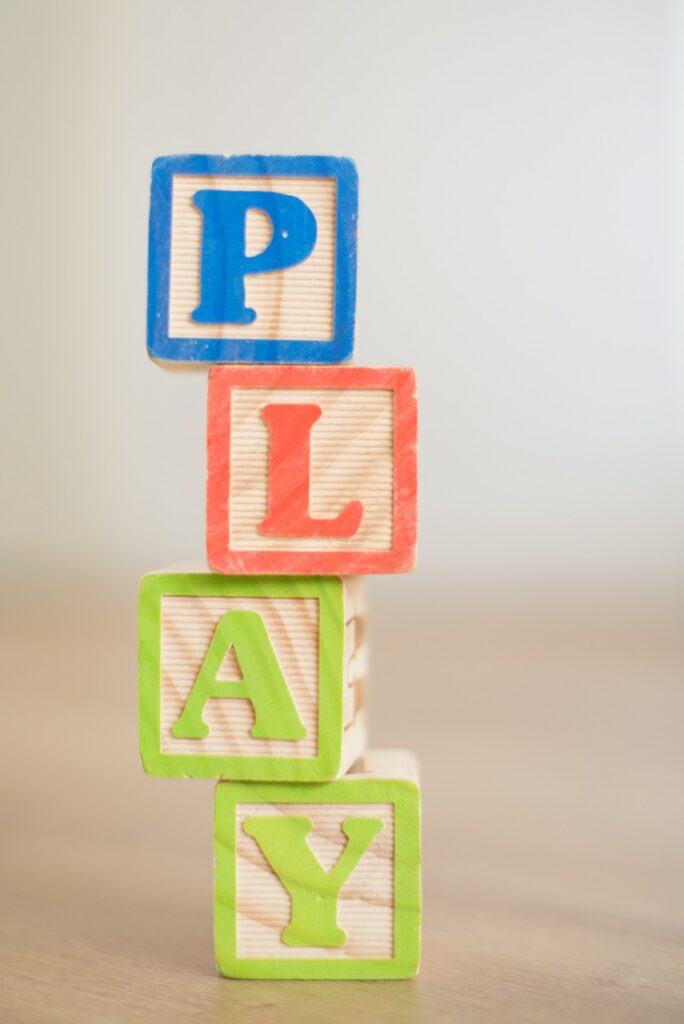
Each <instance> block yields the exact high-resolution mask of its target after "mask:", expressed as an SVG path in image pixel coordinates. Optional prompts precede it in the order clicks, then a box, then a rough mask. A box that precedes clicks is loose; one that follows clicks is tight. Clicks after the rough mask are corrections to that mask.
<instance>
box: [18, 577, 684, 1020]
mask: <svg viewBox="0 0 684 1024" xmlns="http://www.w3.org/2000/svg"><path fill="white" fill-rule="evenodd" d="M106 592H107V591H106V587H103V588H94V587H91V588H90V589H89V588H85V587H84V588H83V590H82V592H81V593H80V594H79V595H75V596H74V597H73V598H70V599H69V600H68V601H67V600H65V599H64V598H63V597H60V595H59V591H58V590H55V592H54V593H53V594H52V595H51V596H49V597H48V596H45V593H46V592H44V596H43V597H42V598H41V597H39V596H38V595H39V593H40V590H39V588H37V589H36V591H35V592H34V593H33V594H29V595H27V596H26V597H25V598H24V599H22V601H19V602H17V601H14V602H13V603H12V604H11V607H9V609H8V610H7V612H6V614H4V615H3V643H2V651H3V672H2V702H1V705H0V706H1V708H2V727H1V728H2V741H1V756H2V768H3V770H2V773H1V774H0V799H1V801H2V808H3V817H2V820H3V829H2V837H1V840H0V846H1V852H0V868H1V871H0V878H1V883H0V884H1V886H2V897H1V904H0V907H1V910H0V918H1V924H0V1020H2V1021H3V1022H7V1024H43V1022H53V1021H54V1022H69V1024H81V1022H83V1024H86V1022H87V1024H93V1022H100V1021H102V1022H107V1024H108V1022H112V1024H113V1022H119V1021H145V1022H147V1024H153V1022H157V1021H159V1022H161V1021H163V1022H165V1024H172V1022H176V1021H198V1022H199V1021H202V1022H206V1024H214V1022H219V1021H221V1022H223V1021H259V1022H265V1024H268V1022H270V1021H274V1022H278V1024H285V1022H288V1021H293V1022H294V1021H298V1022H300V1024H307V1022H310V1021H311V1022H313V1021H321V1020H326V1021H328V1022H330V1024H333V1022H336V1021H349V1020H353V1019H354V1018H355V1017H359V1018H360V1017H363V1018H364V1019H366V1020H368V1021H378V1022H383V1021H387V1022H404V1021H406V1022H413V1021H455V1022H462V1024H466V1022H470V1021H473V1022H480V1021H481V1022H485V1021H491V1022H495V1024H506V1022H509V1021H510V1022H528V1021H529V1022H537V1021H539V1022H540V1024H541V1022H543V1024H564V1022H577V1024H588V1022H593V1021H601V1022H603V1021H605V1022H616V1024H618V1022H619V1024H629V1022H637V1021H643V1022H648V1024H664V1022H673V1024H674V1022H681V1021H683V1020H684V977H683V974H684V960H683V957H682V946H683V942H682V940H683V938H684V898H683V897H684V893H683V890H684V886H683V885H682V863H683V857H682V855H683V853H684V841H683V840H684V828H683V816H682V799H681V795H682V765H683V760H684V755H683V753H682V748H683V744H682V711H683V706H682V705H683V703H684V700H683V696H682V695H683V693H684V687H683V686H682V678H683V670H684V643H683V641H682V631H681V625H680V622H681V616H680V615H679V614H678V610H677V609H676V608H674V607H671V606H668V607H666V608H664V609H660V608H655V607H654V606H653V605H652V604H649V605H648V609H647V612H646V613H645V614H644V613H643V610H642V609H639V608H622V607H621V608H620V610H619V612H616V613H615V614H608V613H606V614H605V615H600V614H599V615H596V614H594V612H593V611H591V612H590V611H589V610H588V609H587V608H586V607H585V606H582V605H581V604H580V605H578V607H576V608H574V609H570V610H568V609H567V608H566V609H565V610H564V611H563V612H562V613H561V612H560V610H558V608H556V609H555V611H554V610H553V609H552V606H551V605H549V604H546V605H544V608H543V612H540V611H539V608H536V609H535V608H523V607H520V606H519V605H517V604H516V603H515V602H511V603H510V604H509V605H506V606H504V607H497V608H493V607H491V606H490V605H487V603H486V602H485V603H483V605H482V606H481V607H473V606H472V605H469V604H468V603H467V602H459V600H457V598H456V597H455V596H453V595H448V594H446V595H442V596H441V597H440V599H439V600H437V598H434V597H433V598H432V599H431V598H430V596H429V595H428V594H426V593H422V597H421V600H420V601H418V602H416V601H415V600H414V595H413V592H411V594H410V593H409V586H407V585H404V586H399V587H397V589H396V593H397V595H398V596H397V599H396V600H397V603H396V604H393V605H388V604H387V601H386V598H385V594H386V593H388V590H387V589H386V588H385V589H381V588H375V587H372V588H371V608H370V612H371V616H372V620H371V621H372V629H373V633H372V636H373V663H372V668H373V674H372V684H371V685H372V703H371V715H372V719H371V721H372V737H373V743H374V745H378V746H382V745H385V746H393V747H396V746H407V747H411V748H413V749H415V750H417V752H418V754H419V756H420V758H421V766H422V786H423V806H424V875H423V882H424V905H425V909H424V930H423V961H422V968H421V972H420V975H419V977H418V978H417V979H416V980H415V981H412V982H276V981H270V982H262V981H259V982H237V981H229V980H226V979H223V978H221V977H220V976H219V975H218V974H217V972H216V969H215V966H214V959H213V949H212V815H213V784H212V783H209V782H201V781H192V780H187V781H180V780H173V779H170V780H166V779H153V778H147V777H145V776H144V774H143V772H142V769H141V767H140V764H139V758H138V754H137V746H136V639H135V596H134V586H133V585H132V586H131V591H130V593H129V594H128V595H127V596H126V598H125V599H124V598H122V599H121V600H118V599H116V600H115V599H111V600H110V601H108V602H106V601H104V600H103V599H102V596H101V595H102V593H106ZM402 602H403V603H402ZM597 605H598V606H599V607H600V602H597ZM438 607H439V608H440V609H441V611H440V612H439V613H437V612H435V611H434V609H436V608H438ZM415 608H419V609H420V611H419V612H418V613H416V612H415V611H414V609H415ZM550 609H551V610H550Z"/></svg>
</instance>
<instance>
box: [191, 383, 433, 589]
mask: <svg viewBox="0 0 684 1024" xmlns="http://www.w3.org/2000/svg"><path fill="white" fill-rule="evenodd" d="M236 387H241V388H284V389H285V388H335V389H341V388H354V389H363V388H368V389H383V390H387V391H393V392H394V496H393V517H394V523H393V531H392V536H393V545H392V548H391V549H390V550H389V551H363V550H359V551H320V552H319V551H233V550H231V547H230V536H229V516H228V507H229V504H228V503H229V501H230V398H231V392H232V389H233V388H236ZM417 431H418V415H417V403H416V377H415V373H414V372H413V370H411V369H405V368H393V367H368V366H215V367H213V368H212V369H211V371H210V373H209V395H208V403H207V471H208V476H207V560H208V562H209V565H210V567H211V569H212V570H213V571H214V572H223V573H238V574H241V575H242V574H244V575H247V574H275V575H295V574H297V573H302V574H320V575H324V576H328V575H338V574H341V575H348V576H352V575H365V574H371V573H395V572H410V571H411V570H412V569H413V568H414V567H415V561H416V527H417V489H418V471H417V458H416V454H417V450H416V443H417Z"/></svg>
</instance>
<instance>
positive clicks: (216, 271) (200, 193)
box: [148, 155, 358, 363]
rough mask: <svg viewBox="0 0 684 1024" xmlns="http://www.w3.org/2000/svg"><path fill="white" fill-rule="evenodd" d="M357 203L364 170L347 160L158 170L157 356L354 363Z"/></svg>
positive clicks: (154, 212) (255, 161) (153, 243)
mask: <svg viewBox="0 0 684 1024" xmlns="http://www.w3.org/2000/svg"><path fill="white" fill-rule="evenodd" d="M357 193H358V179H357V174H356V168H355V167H354V164H353V163H352V161H351V160H347V159H345V158H341V157H301V156H293V157H272V156H236V157H221V156H202V155H195V156H174V157H160V158H159V159H157V160H155V162H154V164H153V168H152V193H151V205H150V247H149V311H148V351H149V353H150V355H151V356H152V358H153V359H156V360H159V361H160V362H185V363H214V362H219V363H221V362H228V363H232V362H256V363H264V362H265V363H309V362H310V363H331V362H341V361H343V360H345V359H348V358H349V357H350V356H351V354H352V348H353V341H354V310H355V292H356V219H357V206H358V200H357Z"/></svg>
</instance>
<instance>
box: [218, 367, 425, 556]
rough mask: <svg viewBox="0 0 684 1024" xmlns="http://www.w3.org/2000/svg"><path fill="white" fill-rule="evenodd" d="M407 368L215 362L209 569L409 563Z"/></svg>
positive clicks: (412, 528)
mask: <svg viewBox="0 0 684 1024" xmlns="http://www.w3.org/2000/svg"><path fill="white" fill-rule="evenodd" d="M416 432H417V412H416V381H415V374H414V372H413V370H410V369H394V368H377V367H373V368H371V367H361V366H336V367H330V366H287V367H282V366H251V367H246V366H240V367H227V366H221V367H214V368H213V369H212V370H211V371H210V373H209V399H208V431H207V458H208V482H207V558H208V562H209V565H210V566H211V568H212V569H214V570H215V571H216V572H225V573H278V574H280V573H283V574H286V573H292V574H297V573H326V574H329V573H330V574H337V573H340V574H345V575H347V574H348V575H361V574H367V573H396V572H409V571H410V570H411V569H413V567H414V565H415V557H416V488H417V480H416Z"/></svg>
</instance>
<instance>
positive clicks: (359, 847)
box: [214, 750, 420, 979]
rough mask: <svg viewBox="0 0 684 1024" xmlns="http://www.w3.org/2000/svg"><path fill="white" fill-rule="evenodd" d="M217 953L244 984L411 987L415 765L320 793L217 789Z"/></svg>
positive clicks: (404, 758) (373, 758)
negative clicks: (389, 983)
mask: <svg viewBox="0 0 684 1024" xmlns="http://www.w3.org/2000/svg"><path fill="white" fill-rule="evenodd" d="M214 859H215V905H214V917H215V946H216V956H217V961H218V965H219V969H220V970H221V972H222V973H223V974H225V975H227V976H228V977H237V978H240V977H242V978H331V979H332V978H369V979H370V978H407V977H412V976H413V975H414V974H415V973H416V971H417V970H418V960H419V948H420V796H419V785H418V773H417V765H416V761H415V758H414V757H413V755H412V754H410V753H409V752H407V751H390V750H371V751H369V752H367V753H366V754H364V755H363V756H362V757H361V758H359V759H358V760H357V761H356V763H355V764H354V766H353V767H352V769H351V771H350V772H349V773H348V774H347V775H345V776H344V777H343V778H341V779H338V780H336V781H334V782H327V783H321V784H320V785H316V786H306V785H299V784H290V785H277V786H274V785H265V784H261V783H253V784H243V783H232V782H222V783H219V784H218V786H217V789H216V819H215V857H214Z"/></svg>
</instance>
